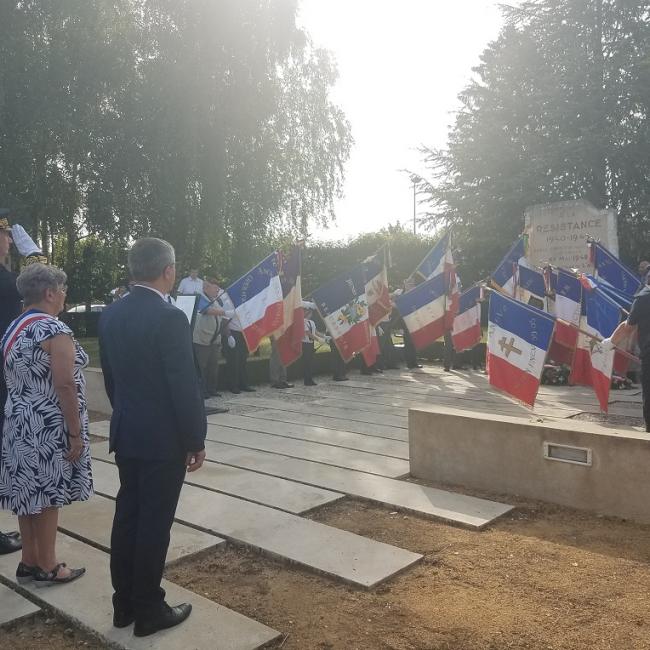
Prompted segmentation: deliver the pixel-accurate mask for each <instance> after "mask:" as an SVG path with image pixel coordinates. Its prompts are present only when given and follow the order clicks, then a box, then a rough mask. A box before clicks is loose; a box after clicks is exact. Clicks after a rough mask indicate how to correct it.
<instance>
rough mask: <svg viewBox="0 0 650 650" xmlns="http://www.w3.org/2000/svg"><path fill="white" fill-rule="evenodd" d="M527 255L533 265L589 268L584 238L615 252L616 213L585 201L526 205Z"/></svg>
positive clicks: (616, 248)
mask: <svg viewBox="0 0 650 650" xmlns="http://www.w3.org/2000/svg"><path fill="white" fill-rule="evenodd" d="M525 218H526V231H527V232H528V258H529V259H530V261H531V262H532V263H533V264H535V265H536V266H545V265H546V264H552V265H553V266H559V267H562V268H565V269H570V268H577V269H579V270H581V271H591V270H592V269H591V266H590V265H589V255H588V251H587V238H588V237H593V238H594V239H596V240H600V241H601V242H602V244H603V245H604V246H605V247H607V248H608V249H609V250H610V251H612V253H614V254H615V255H618V236H617V232H616V215H615V214H614V213H613V212H612V211H610V210H598V209H596V208H595V207H594V206H593V205H591V203H589V202H588V201H583V200H579V201H563V202H561V203H545V204H542V205H534V206H531V207H529V208H527V209H526V211H525Z"/></svg>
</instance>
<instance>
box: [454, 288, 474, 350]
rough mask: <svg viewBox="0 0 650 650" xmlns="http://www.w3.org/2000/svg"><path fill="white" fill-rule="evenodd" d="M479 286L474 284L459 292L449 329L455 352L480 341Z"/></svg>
mask: <svg viewBox="0 0 650 650" xmlns="http://www.w3.org/2000/svg"><path fill="white" fill-rule="evenodd" d="M480 299H481V287H480V286H478V285H477V286H475V287H472V288H471V289H468V290H467V291H464V292H463V293H461V294H460V299H459V308H458V313H457V314H456V317H455V318H454V325H453V328H452V330H451V340H452V342H453V345H454V350H455V351H456V352H462V351H463V350H471V349H472V348H473V347H474V346H475V345H477V344H478V343H480V342H481V303H480V302H479V301H480Z"/></svg>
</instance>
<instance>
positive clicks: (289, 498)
mask: <svg viewBox="0 0 650 650" xmlns="http://www.w3.org/2000/svg"><path fill="white" fill-rule="evenodd" d="M91 453H92V456H93V458H94V459H97V460H104V461H107V462H108V463H111V464H110V465H107V464H106V462H104V463H101V462H98V463H93V478H94V481H95V490H96V491H97V492H99V493H100V494H105V495H107V496H109V497H115V495H116V494H117V490H118V488H119V485H120V482H119V477H118V474H117V469H116V467H115V465H113V464H112V463H113V462H114V458H113V457H112V456H110V455H109V453H108V444H107V443H95V444H93V445H92V448H91ZM215 460H216V459H215ZM185 482H186V483H188V484H191V485H196V486H198V487H204V488H207V489H209V490H214V491H216V492H221V493H223V494H228V495H230V496H235V497H238V498H242V499H246V500H247V501H253V502H254V503H259V504H261V505H266V506H270V507H271V508H277V509H279V510H284V511H286V512H291V513H293V514H302V513H305V512H309V511H310V510H313V509H314V508H318V507H320V506H322V505H325V504H326V503H333V502H334V501H338V500H339V499H341V498H342V497H343V495H342V494H341V493H339V492H332V491H331V490H325V489H322V488H319V487H313V486H310V485H300V484H297V483H294V482H293V481H288V480H286V479H283V478H278V477H275V476H264V475H261V474H258V473H256V472H251V471H249V470H246V469H240V468H237V467H230V468H226V467H223V466H219V465H208V464H206V465H204V466H203V467H202V468H201V470H200V471H198V472H192V473H191V474H186V478H185Z"/></svg>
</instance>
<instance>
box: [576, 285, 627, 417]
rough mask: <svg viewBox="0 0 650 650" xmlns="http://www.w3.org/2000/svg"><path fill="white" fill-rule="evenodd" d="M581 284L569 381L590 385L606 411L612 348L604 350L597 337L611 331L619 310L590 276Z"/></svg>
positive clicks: (609, 333) (614, 326)
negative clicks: (575, 339)
mask: <svg viewBox="0 0 650 650" xmlns="http://www.w3.org/2000/svg"><path fill="white" fill-rule="evenodd" d="M582 284H583V288H584V290H583V292H582V310H581V316H580V331H579V333H578V343H577V346H576V351H575V355H574V357H573V365H572V366H571V375H570V376H569V381H570V383H572V384H581V385H583V386H593V388H594V391H595V393H596V397H597V398H598V403H599V404H600V409H601V410H602V411H603V412H605V413H607V409H608V403H609V389H610V386H611V383H612V371H613V368H614V353H615V351H614V350H606V349H604V348H603V346H602V345H600V342H599V340H600V339H603V338H607V337H608V336H611V334H612V333H613V332H614V330H615V329H616V327H617V326H618V324H619V322H620V320H621V310H620V308H619V306H618V305H617V304H616V303H615V302H614V301H613V300H612V299H611V298H609V297H608V296H607V295H605V294H604V293H603V292H602V291H601V290H600V289H599V288H598V287H597V286H596V283H595V282H594V281H593V280H592V279H591V278H589V277H587V276H583V278H582Z"/></svg>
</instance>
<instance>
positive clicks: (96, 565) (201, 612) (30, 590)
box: [0, 533, 280, 650]
mask: <svg viewBox="0 0 650 650" xmlns="http://www.w3.org/2000/svg"><path fill="white" fill-rule="evenodd" d="M56 543H57V554H58V555H59V557H61V558H62V559H64V560H67V561H68V562H72V563H74V565H75V566H85V567H86V569H87V573H86V575H85V576H83V577H82V578H79V579H78V580H75V581H74V582H72V583H70V584H69V585H65V586H64V587H62V586H55V587H50V588H48V589H38V588H37V587H35V586H34V585H33V584H30V583H27V584H26V585H19V586H17V589H18V590H19V591H21V593H26V594H28V595H29V597H30V598H33V599H34V600H36V602H39V603H40V604H42V605H47V606H49V607H52V608H53V609H55V610H56V611H57V612H59V613H60V614H62V615H63V616H65V617H66V618H68V619H69V620H71V621H73V622H74V623H76V624H77V625H80V626H82V627H83V628H86V629H88V630H90V631H92V632H94V633H95V634H97V635H98V636H99V637H100V638H102V640H103V641H104V642H105V643H109V644H113V646H114V647H117V648H129V649H133V650H178V649H179V648H187V649H188V650H189V649H190V648H191V649H192V650H254V649H255V648H261V647H263V646H265V645H267V644H269V643H271V641H273V640H274V639H277V638H278V637H279V636H280V633H279V632H276V631H275V630H272V629H271V628H269V627H267V626H266V625H263V624H261V623H258V622H256V621H254V620H252V619H250V618H247V617H246V616H243V615H242V614H238V613H237V612H234V611H232V610H231V609H228V608H226V607H223V606H222V605H219V604H217V603H215V602H213V601H211V600H208V599H207V598H203V597H202V596H199V595H198V594H195V593H193V592H191V591H188V590H187V589H183V587H179V586H178V585H175V584H173V583H171V582H168V581H167V580H163V582H162V587H163V589H164V590H165V591H166V592H167V597H166V598H167V600H168V602H170V603H172V604H178V603H181V602H188V603H191V604H192V615H191V617H190V619H189V620H188V622H187V623H185V624H183V625H179V626H178V627H174V628H171V629H170V630H165V631H163V632H158V633H157V634H155V635H152V636H149V637H143V638H138V637H135V636H133V627H132V626H129V627H127V628H123V629H117V628H115V627H113V606H112V603H111V596H112V594H113V589H112V587H111V579H110V571H109V564H108V555H107V554H106V553H104V552H103V551H100V550H99V549H96V548H93V547H92V546H89V545H88V544H84V543H83V542H80V541H78V540H76V539H73V538H72V537H69V536H68V535H64V534H63V533H59V535H58V536H57V542H56ZM15 571H16V560H15V558H14V557H12V556H11V555H2V556H0V575H2V576H3V578H5V579H6V580H8V581H10V582H12V583H13V582H14V581H15Z"/></svg>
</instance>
